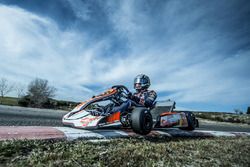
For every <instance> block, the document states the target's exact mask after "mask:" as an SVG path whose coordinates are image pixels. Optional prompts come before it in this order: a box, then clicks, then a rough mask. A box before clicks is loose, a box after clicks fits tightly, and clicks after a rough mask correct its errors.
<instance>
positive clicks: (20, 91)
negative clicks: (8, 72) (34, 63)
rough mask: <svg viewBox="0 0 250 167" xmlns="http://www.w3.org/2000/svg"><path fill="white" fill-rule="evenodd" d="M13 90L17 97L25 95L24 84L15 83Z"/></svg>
mask: <svg viewBox="0 0 250 167" xmlns="http://www.w3.org/2000/svg"><path fill="white" fill-rule="evenodd" d="M15 91H16V93H17V97H18V98H21V97H22V96H24V95H25V93H24V91H25V86H24V85H22V84H20V83H16V85H15Z"/></svg>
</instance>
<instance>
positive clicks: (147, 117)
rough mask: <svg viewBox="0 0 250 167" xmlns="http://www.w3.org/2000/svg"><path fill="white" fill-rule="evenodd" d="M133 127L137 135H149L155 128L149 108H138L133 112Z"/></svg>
mask: <svg viewBox="0 0 250 167" xmlns="http://www.w3.org/2000/svg"><path fill="white" fill-rule="evenodd" d="M131 127H132V129H133V131H134V132H135V133H138V134H141V135H147V134H148V133H150V132H151V130H152V127H153V119H152V115H151V113H150V111H149V110H148V109H147V108H143V107H138V108H135V109H134V110H133V111H132V114H131Z"/></svg>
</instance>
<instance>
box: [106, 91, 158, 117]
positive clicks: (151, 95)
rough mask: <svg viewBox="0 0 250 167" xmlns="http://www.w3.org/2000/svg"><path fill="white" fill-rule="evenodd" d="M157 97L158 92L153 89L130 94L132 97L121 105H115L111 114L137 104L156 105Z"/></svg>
mask: <svg viewBox="0 0 250 167" xmlns="http://www.w3.org/2000/svg"><path fill="white" fill-rule="evenodd" d="M156 98H157V94H156V92H155V91H153V90H141V91H140V92H136V93H134V94H133V95H131V96H130V99H128V100H127V101H125V102H124V103H122V104H121V105H120V106H116V107H114V108H113V109H112V110H111V111H110V114H112V113H115V112H118V111H120V112H121V113H122V112H124V111H127V110H128V108H130V107H131V106H135V105H136V104H139V105H142V106H145V107H149V108H150V107H152V106H153V105H154V102H155V99H156Z"/></svg>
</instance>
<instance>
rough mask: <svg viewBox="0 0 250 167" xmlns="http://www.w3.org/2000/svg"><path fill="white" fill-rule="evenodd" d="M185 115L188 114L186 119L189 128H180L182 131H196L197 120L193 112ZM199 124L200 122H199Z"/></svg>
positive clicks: (186, 112)
mask: <svg viewBox="0 0 250 167" xmlns="http://www.w3.org/2000/svg"><path fill="white" fill-rule="evenodd" d="M184 113H185V114H186V118H187V122H188V127H183V128H180V129H182V130H188V131H192V130H194V129H195V127H196V120H197V119H195V116H194V114H193V113H192V112H189V111H184ZM197 122H198V120H197Z"/></svg>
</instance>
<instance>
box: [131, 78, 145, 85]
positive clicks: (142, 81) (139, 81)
mask: <svg viewBox="0 0 250 167" xmlns="http://www.w3.org/2000/svg"><path fill="white" fill-rule="evenodd" d="M134 83H135V84H137V83H138V84H146V83H147V80H146V79H145V78H135V81H134Z"/></svg>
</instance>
